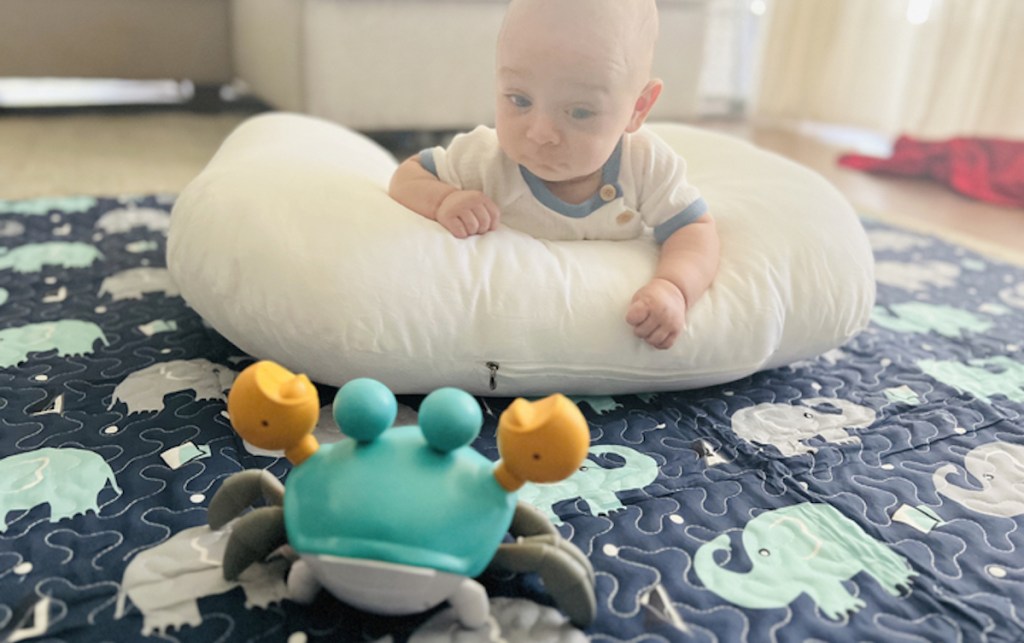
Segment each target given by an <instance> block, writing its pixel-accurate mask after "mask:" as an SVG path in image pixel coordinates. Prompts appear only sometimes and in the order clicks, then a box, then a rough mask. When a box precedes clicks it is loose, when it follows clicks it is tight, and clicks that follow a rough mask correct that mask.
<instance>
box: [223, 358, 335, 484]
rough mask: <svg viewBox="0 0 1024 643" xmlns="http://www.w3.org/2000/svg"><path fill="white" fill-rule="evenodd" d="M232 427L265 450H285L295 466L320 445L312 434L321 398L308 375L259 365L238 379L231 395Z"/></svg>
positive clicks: (270, 364) (229, 405)
mask: <svg viewBox="0 0 1024 643" xmlns="http://www.w3.org/2000/svg"><path fill="white" fill-rule="evenodd" d="M228 414H229V415H230V417H231V426H233V427H234V428H235V431H237V432H238V434H239V435H241V436H242V438H244V439H245V440H246V441H247V442H249V443H250V444H254V445H256V446H258V447H260V448H261V449H270V450H279V449H284V451H285V455H286V456H287V457H288V459H289V460H291V461H292V462H293V463H294V464H299V463H301V462H302V461H304V460H305V459H306V458H308V457H309V456H310V455H312V454H313V453H314V452H315V451H316V450H317V448H318V447H319V444H318V443H317V441H316V438H314V437H313V436H312V435H310V433H312V431H313V429H314V428H315V427H316V422H317V419H318V417H319V415H320V396H319V395H318V394H317V392H316V387H315V386H313V383H312V382H310V381H309V378H308V377H306V376H305V375H296V374H295V373H292V372H291V371H289V370H288V369H286V368H284V367H283V366H281V365H280V364H277V363H275V362H270V361H261V362H256V363H255V364H253V365H251V366H249V367H248V368H246V369H245V370H244V371H242V372H241V374H240V375H239V376H238V378H237V379H235V383H234V385H233V386H232V387H231V391H229V392H228Z"/></svg>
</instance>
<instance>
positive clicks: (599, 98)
mask: <svg viewBox="0 0 1024 643" xmlns="http://www.w3.org/2000/svg"><path fill="white" fill-rule="evenodd" d="M549 2H550V0H549ZM533 4H536V5H537V6H540V7H542V8H540V9H526V10H522V11H520V12H518V13H517V14H514V15H512V14H510V16H509V18H508V19H507V20H506V24H505V27H504V30H503V33H502V37H501V38H500V39H499V43H498V55H497V68H498V71H497V91H498V96H497V100H498V103H497V112H496V123H495V124H496V128H497V132H498V141H499V143H500V144H501V147H502V149H503V150H504V151H505V153H506V154H507V155H508V156H509V157H510V158H511V159H512V160H513V161H515V162H516V163H518V164H520V165H522V166H524V167H526V169H528V170H530V172H532V173H534V174H535V175H537V176H538V177H540V178H541V179H543V180H545V181H549V182H562V181H571V180H574V179H580V178H584V177H587V176H589V175H591V174H593V173H595V172H597V171H598V170H600V169H601V167H602V166H603V165H604V163H605V162H606V161H607V160H608V158H609V156H611V153H612V151H614V149H615V146H616V145H617V144H618V141H619V139H620V138H621V137H622V135H623V134H624V133H625V132H626V131H627V127H629V125H630V120H631V118H632V116H633V112H634V109H635V106H636V101H637V99H638V97H639V96H640V93H641V90H642V89H643V87H644V85H645V84H646V82H647V80H648V79H647V73H646V71H647V70H646V69H643V66H642V65H637V64H635V56H634V54H635V52H633V51H630V50H629V49H630V47H631V46H632V44H631V43H632V41H631V40H630V39H629V38H628V37H627V34H623V33H622V32H623V31H624V30H623V29H621V28H607V26H606V25H604V24H601V23H599V22H595V24H592V25H587V24H586V22H587V20H588V19H589V18H590V17H591V16H588V15H587V13H586V11H581V12H578V13H576V14H569V13H567V12H566V10H565V7H567V6H568V5H572V4H573V3H571V2H570V3H563V2H561V1H559V2H550V4H547V3H545V4H543V5H540V4H537V3H533ZM560 6H561V7H562V13H563V15H559V7H560ZM566 21H570V22H568V23H567V22H566ZM573 23H575V24H573ZM580 23H583V24H582V26H581V25H580ZM613 26H614V25H613ZM638 67H639V68H638Z"/></svg>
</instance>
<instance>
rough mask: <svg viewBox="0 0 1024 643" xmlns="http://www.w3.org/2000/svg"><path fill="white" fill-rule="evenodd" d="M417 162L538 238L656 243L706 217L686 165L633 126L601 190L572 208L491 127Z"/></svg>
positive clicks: (610, 163) (509, 223)
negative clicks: (647, 236)
mask: <svg viewBox="0 0 1024 643" xmlns="http://www.w3.org/2000/svg"><path fill="white" fill-rule="evenodd" d="M419 160H420V163H421V164H422V165H423V167H424V168H426V169H427V170H428V171H429V172H431V173H432V174H434V175H435V176H436V177H438V178H439V179H440V180H442V181H444V182H445V183H448V184H449V185H452V186H455V187H457V188H459V189H462V190H479V191H481V192H483V193H484V194H486V195H487V196H488V197H490V198H491V200H493V201H494V202H495V204H496V205H497V206H498V208H499V209H500V210H501V222H502V223H503V224H505V225H507V226H509V227H510V228H515V229H516V230H520V231H522V232H525V233H527V234H529V235H531V236H533V237H537V238H539V239H551V240H582V239H608V240H619V239H633V238H635V237H638V236H640V234H642V233H643V231H644V226H645V225H646V226H647V227H650V228H653V229H654V238H655V239H656V240H657V242H658V243H663V242H664V241H665V240H666V239H668V238H669V237H670V236H671V235H672V233H673V232H675V231H676V230H679V229H680V228H682V227H683V226H685V225H687V224H688V223H692V222H693V221H694V220H696V219H697V218H699V217H700V216H701V215H703V214H704V213H706V212H707V211H708V206H707V203H705V201H704V199H703V198H701V196H700V192H698V191H697V189H696V188H695V187H693V186H692V185H690V184H689V183H687V181H686V161H684V160H683V159H682V158H681V157H680V156H679V155H678V154H676V152H675V150H673V149H672V148H671V147H669V146H668V145H667V144H666V143H665V142H664V141H662V140H661V139H660V138H658V137H657V136H656V135H654V134H652V133H650V132H648V131H647V130H646V128H643V127H641V128H640V129H639V130H637V131H636V132H635V133H632V134H625V135H624V136H623V137H622V140H621V141H619V144H618V145H617V146H616V148H615V151H614V152H612V155H611V157H610V158H609V159H608V161H607V162H606V163H605V164H604V167H603V169H602V178H601V188H600V189H599V190H598V191H597V194H595V195H594V196H593V197H591V198H590V199H588V200H587V201H584V202H583V203H579V204H572V203H566V202H565V201H562V200H561V199H559V198H558V197H556V196H555V195H554V194H552V193H551V191H550V190H549V189H548V188H547V186H546V185H544V182H543V181H541V180H540V179H539V178H538V177H537V176H535V175H534V174H532V173H531V172H530V171H529V170H527V169H526V168H525V167H522V166H520V165H517V164H516V163H515V162H513V161H512V159H510V158H509V157H508V156H506V155H505V153H504V152H503V151H502V150H501V148H500V147H499V146H498V135H497V133H496V132H495V131H494V129H493V128H490V127H486V126H484V125H481V126H479V127H477V128H476V129H474V130H473V131H472V132H468V133H465V134H459V135H458V136H456V137H455V138H454V139H452V142H451V144H450V145H449V146H448V147H447V148H444V147H434V148H430V149H426V150H423V151H422V152H420V156H419Z"/></svg>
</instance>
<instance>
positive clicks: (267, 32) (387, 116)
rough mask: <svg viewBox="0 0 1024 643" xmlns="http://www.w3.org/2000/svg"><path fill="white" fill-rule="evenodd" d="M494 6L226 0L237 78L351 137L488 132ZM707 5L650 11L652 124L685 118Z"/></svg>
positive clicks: (459, 1) (692, 107) (491, 0)
mask: <svg viewBox="0 0 1024 643" xmlns="http://www.w3.org/2000/svg"><path fill="white" fill-rule="evenodd" d="M506 4H507V3H506V0H376V1H375V0H232V7H233V11H232V34H233V51H234V64H235V71H236V74H237V76H238V77H239V78H240V79H242V80H243V81H244V82H245V83H246V84H247V85H248V86H249V87H250V88H251V89H252V90H253V91H254V92H255V94H256V95H258V96H260V97H261V98H263V99H265V100H267V101H269V102H270V103H271V104H273V105H274V106H276V107H279V108H281V109H286V110H292V111H298V112H303V113H306V114H312V115H314V116H320V117H323V118H327V119H329V120H333V121H336V122H339V123H342V124H344V125H347V126H349V127H352V128H355V129H361V130H389V129H462V128H466V127H470V126H473V125H476V124H479V123H490V122H492V121H493V111H494V89H493V65H494V46H495V40H496V38H497V33H498V28H499V26H500V24H501V19H502V16H503V14H504V11H505V5H506ZM708 4H709V0H660V1H659V7H660V12H661V39H660V41H659V45H658V49H657V53H656V60H655V73H656V74H657V75H658V76H659V77H661V78H663V79H664V80H665V86H666V87H665V91H664V93H663V94H662V97H661V99H660V100H659V102H658V105H657V106H656V108H655V111H654V113H653V114H652V119H655V120H682V119H686V118H689V117H692V116H693V115H694V113H695V111H696V94H697V85H698V80H699V73H700V68H701V61H702V54H703V49H704V33H705V25H706V22H707V12H708Z"/></svg>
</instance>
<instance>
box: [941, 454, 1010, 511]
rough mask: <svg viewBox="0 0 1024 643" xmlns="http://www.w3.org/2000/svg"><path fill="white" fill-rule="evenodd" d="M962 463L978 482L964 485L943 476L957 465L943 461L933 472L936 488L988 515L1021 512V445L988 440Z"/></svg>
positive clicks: (953, 470) (943, 493) (955, 468)
mask: <svg viewBox="0 0 1024 643" xmlns="http://www.w3.org/2000/svg"><path fill="white" fill-rule="evenodd" d="M964 467H966V468H967V471H968V472H969V473H970V474H971V476H973V477H974V479H975V480H977V481H978V483H979V484H981V488H979V489H967V488H965V487H961V486H959V485H955V484H953V483H951V482H949V481H948V480H947V479H946V478H947V476H949V474H951V473H955V472H956V471H957V469H958V467H957V466H956V465H953V464H944V465H942V466H941V467H939V468H938V469H936V470H935V473H934V474H932V482H933V483H934V484H935V490H936V491H937V492H938V493H940V494H942V495H944V496H946V497H947V498H949V499H950V500H953V501H954V502H956V503H959V504H961V505H963V506H964V507H967V508H968V509H970V510H971V511H976V512H978V513H983V514H987V515H989V516H1002V517H1005V518H1012V517H1014V516H1019V515H1022V514H1024V445H1020V444H1009V443H1007V442H989V443H987V444H983V445H981V446H978V447H975V448H973V449H971V450H970V451H969V452H968V453H967V455H966V456H964Z"/></svg>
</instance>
